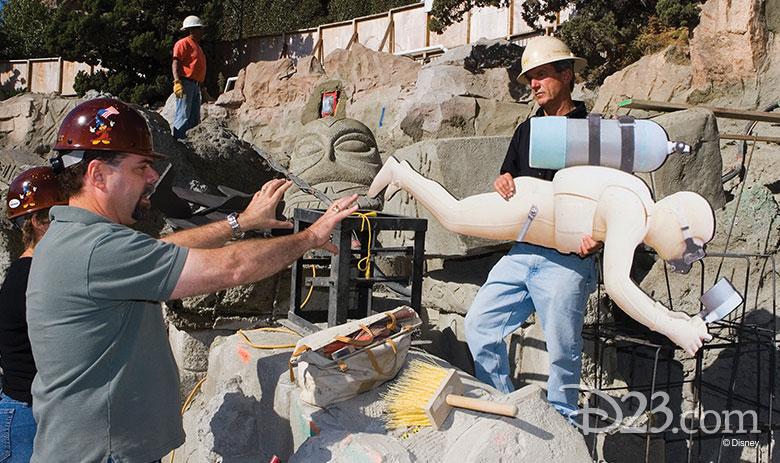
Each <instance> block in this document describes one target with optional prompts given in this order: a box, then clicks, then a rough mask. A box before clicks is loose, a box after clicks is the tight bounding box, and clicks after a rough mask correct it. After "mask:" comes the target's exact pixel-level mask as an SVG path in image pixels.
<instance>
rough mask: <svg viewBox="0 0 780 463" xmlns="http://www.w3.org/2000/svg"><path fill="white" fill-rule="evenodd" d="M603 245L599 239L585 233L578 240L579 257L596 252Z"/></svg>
mask: <svg viewBox="0 0 780 463" xmlns="http://www.w3.org/2000/svg"><path fill="white" fill-rule="evenodd" d="M603 245H604V243H602V242H601V241H596V240H594V239H593V237H592V236H590V235H585V236H583V237H582V240H581V241H580V251H579V254H580V257H587V256H589V255H591V254H593V253H596V252H598V251H599V250H600V249H601V247H602V246H603Z"/></svg>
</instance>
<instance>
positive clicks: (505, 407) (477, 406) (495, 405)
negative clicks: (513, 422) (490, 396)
mask: <svg viewBox="0 0 780 463" xmlns="http://www.w3.org/2000/svg"><path fill="white" fill-rule="evenodd" d="M447 405H449V406H452V407H458V408H467V409H469V410H474V411H478V412H485V413H494V414H496V415H503V416H510V417H515V416H517V405H514V404H506V403H502V402H493V401H490V400H482V399H475V398H473V397H464V396H462V395H455V394H447Z"/></svg>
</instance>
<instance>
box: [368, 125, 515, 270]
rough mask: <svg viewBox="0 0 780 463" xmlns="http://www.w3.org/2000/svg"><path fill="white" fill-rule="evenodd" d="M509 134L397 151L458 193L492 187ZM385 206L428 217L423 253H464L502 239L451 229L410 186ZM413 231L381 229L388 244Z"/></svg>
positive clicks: (487, 248) (406, 241)
mask: <svg viewBox="0 0 780 463" xmlns="http://www.w3.org/2000/svg"><path fill="white" fill-rule="evenodd" d="M509 140H510V137H469V138H448V139H442V140H425V141H421V142H419V143H416V144H414V145H412V146H409V147H407V148H403V149H399V150H397V151H396V152H395V154H394V156H395V157H396V158H397V159H398V160H399V161H408V162H409V164H410V165H411V166H412V167H413V168H414V169H415V170H417V171H418V172H419V173H420V174H422V175H423V176H424V177H426V178H429V179H431V180H434V181H437V182H439V183H440V184H441V185H442V186H443V187H444V188H446V189H447V190H448V191H449V192H450V193H452V194H453V195H454V196H455V197H456V198H465V197H467V196H471V195H474V194H479V193H486V192H489V191H492V190H493V181H494V180H495V178H496V177H497V176H498V168H499V167H500V166H501V163H502V162H503V160H504V156H505V155H506V149H507V147H508V146H509ZM383 210H384V212H389V213H392V214H398V215H404V216H411V217H423V218H426V219H428V231H427V232H426V235H425V253H426V255H428V256H466V255H480V254H485V253H490V252H492V251H494V250H495V248H496V247H497V246H501V245H502V244H504V243H503V242H501V241H495V240H488V239H484V238H476V237H472V236H467V235H461V234H458V233H453V232H450V231H447V230H446V229H444V227H442V226H441V225H440V224H439V222H438V221H437V220H436V219H434V218H433V216H432V215H431V214H430V213H429V212H428V211H427V210H426V209H425V208H423V207H422V206H421V205H420V204H419V203H418V202H417V201H416V200H414V199H413V198H412V197H411V196H410V195H409V194H407V193H406V192H403V191H401V192H399V193H398V194H396V195H395V196H394V197H393V198H392V199H391V200H390V201H386V202H385V207H384V209H383ZM412 236H413V235H412V234H408V236H407V233H404V232H395V233H393V234H392V235H391V234H390V233H386V234H383V235H382V239H383V241H382V244H383V245H385V246H396V245H403V246H407V245H410V244H411V241H410V240H411V238H412Z"/></svg>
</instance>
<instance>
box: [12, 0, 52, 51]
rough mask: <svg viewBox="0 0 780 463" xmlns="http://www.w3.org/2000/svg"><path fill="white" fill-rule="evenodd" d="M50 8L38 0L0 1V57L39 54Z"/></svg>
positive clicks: (44, 49)
mask: <svg viewBox="0 0 780 463" xmlns="http://www.w3.org/2000/svg"><path fill="white" fill-rule="evenodd" d="M50 17H51V10H50V9H49V8H48V7H46V6H45V5H44V4H43V3H41V1H40V0H7V1H6V2H5V3H2V4H1V5H0V58H3V59H14V58H43V57H45V56H46V55H47V50H46V48H45V47H44V44H45V43H46V39H47V32H46V31H47V29H48V25H49V22H50Z"/></svg>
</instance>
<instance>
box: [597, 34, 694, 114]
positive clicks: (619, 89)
mask: <svg viewBox="0 0 780 463" xmlns="http://www.w3.org/2000/svg"><path fill="white" fill-rule="evenodd" d="M685 53H686V51H685V50H680V49H679V48H678V47H677V46H672V47H669V48H667V49H665V50H664V51H661V52H658V53H655V54H652V55H648V56H643V57H642V58H640V59H639V61H637V62H635V63H633V64H630V65H629V66H626V67H625V68H624V69H621V70H620V71H618V72H616V73H614V74H612V75H611V76H609V77H607V78H606V79H604V83H603V84H602V85H601V87H600V88H599V93H598V97H597V98H596V101H595V102H594V103H593V109H592V110H591V112H594V113H602V114H607V115H611V114H615V113H617V112H618V103H620V102H621V101H623V100H625V99H626V98H634V99H640V100H653V101H673V102H677V103H685V102H686V99H687V98H688V96H689V95H690V94H691V79H692V77H691V72H692V71H691V63H690V61H689V59H688V58H687V56H686V54H685ZM620 112H621V114H625V110H624V109H621V110H620ZM628 114H629V115H632V116H635V117H647V115H648V113H647V112H645V111H639V110H635V109H632V110H629V111H628Z"/></svg>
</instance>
